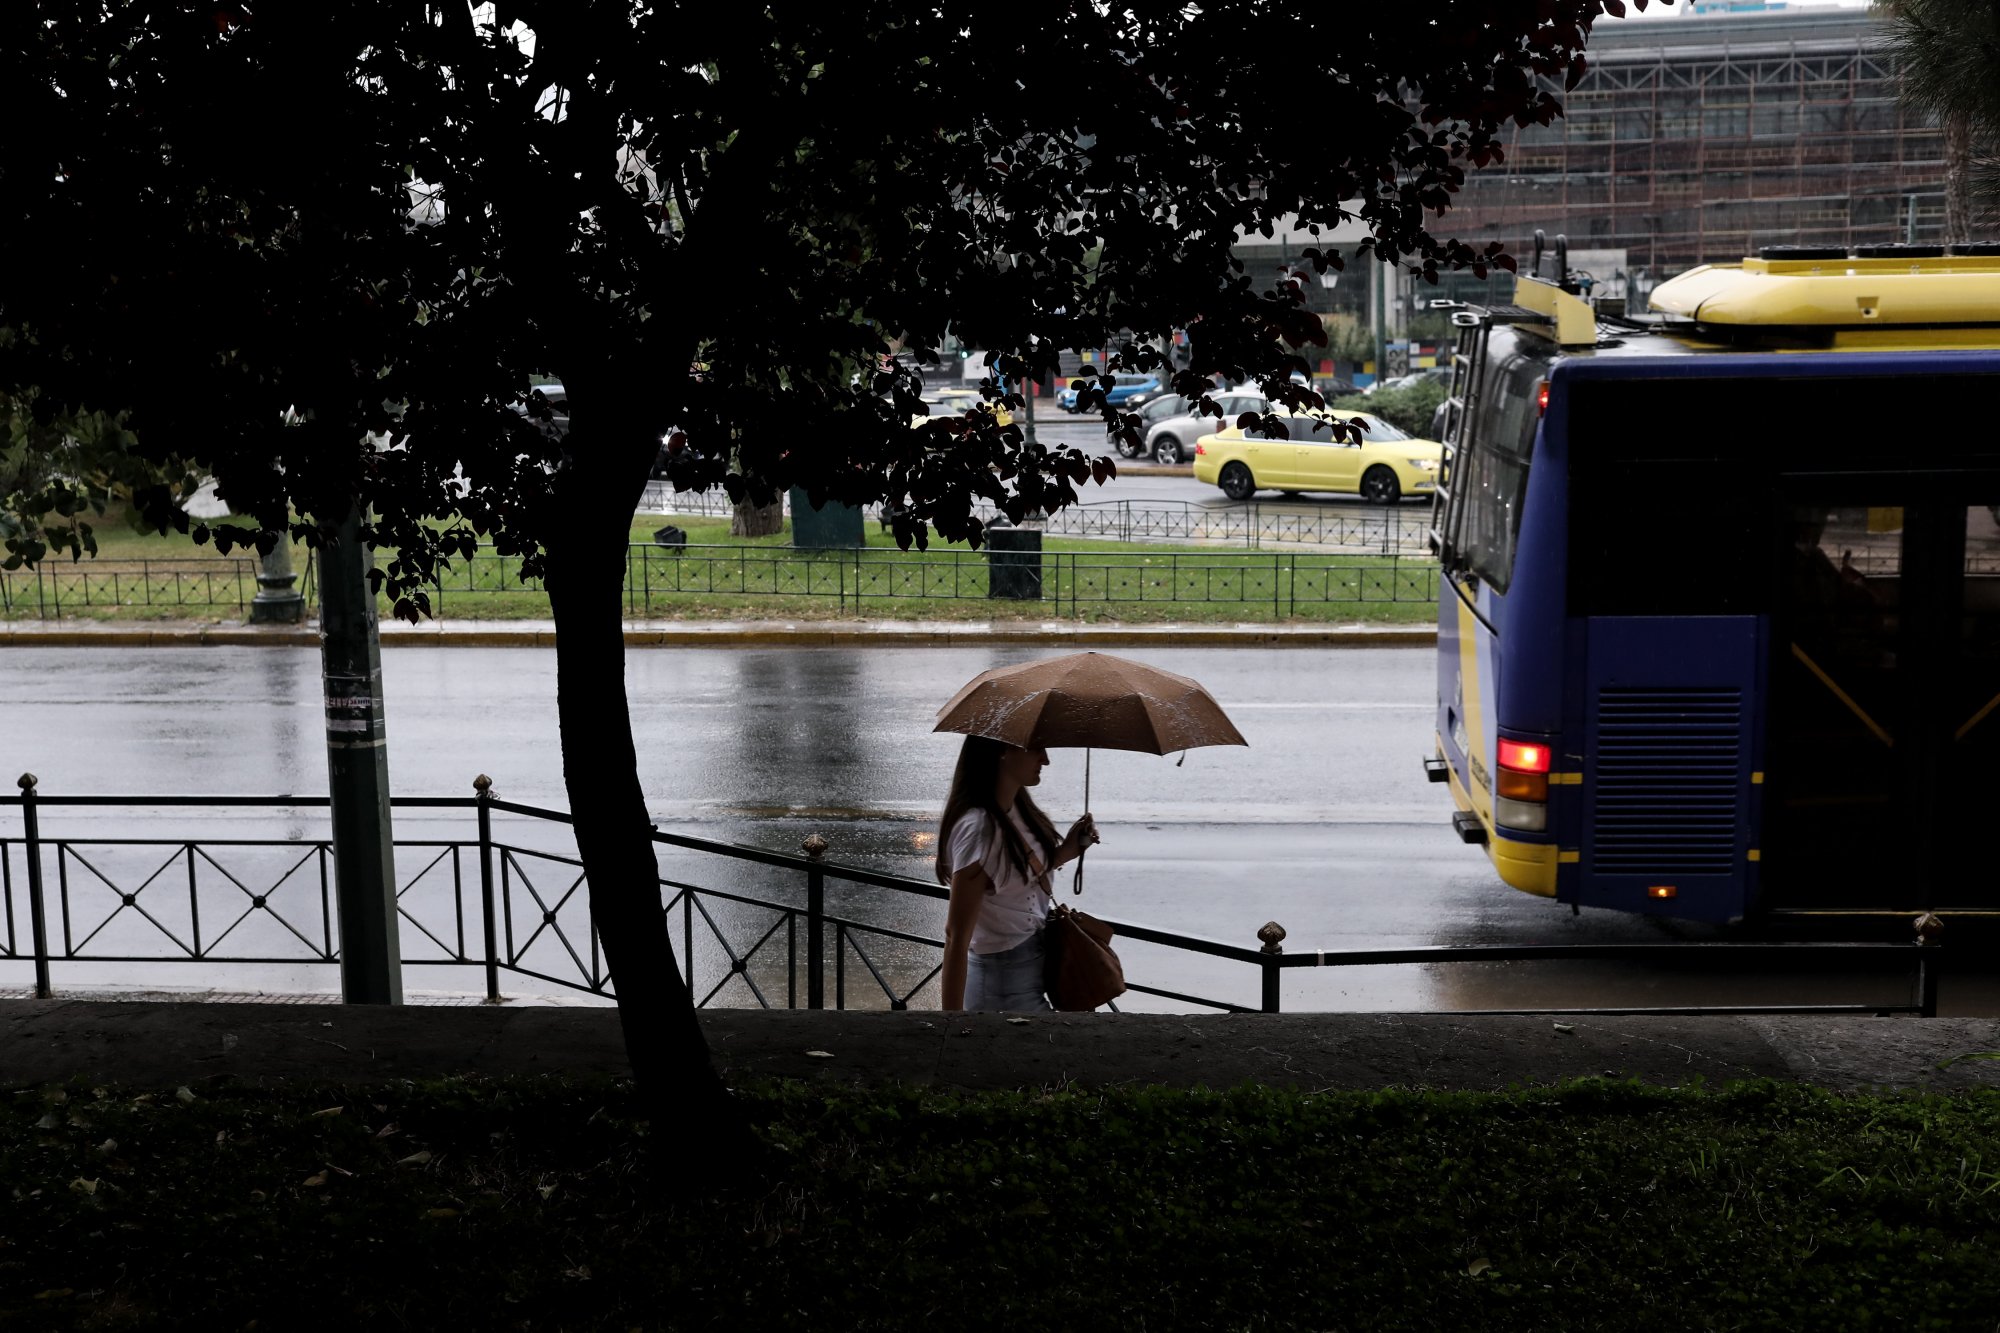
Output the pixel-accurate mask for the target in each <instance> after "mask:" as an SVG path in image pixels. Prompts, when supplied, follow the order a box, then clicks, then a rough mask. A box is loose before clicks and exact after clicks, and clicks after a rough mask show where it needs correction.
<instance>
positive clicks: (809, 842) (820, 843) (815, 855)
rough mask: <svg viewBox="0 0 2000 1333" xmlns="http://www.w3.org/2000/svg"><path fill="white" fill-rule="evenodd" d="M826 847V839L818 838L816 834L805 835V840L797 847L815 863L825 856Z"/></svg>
mask: <svg viewBox="0 0 2000 1333" xmlns="http://www.w3.org/2000/svg"><path fill="white" fill-rule="evenodd" d="M827 845H828V844H827V841H826V839H825V838H822V837H820V836H819V834H817V833H813V834H809V835H807V837H806V840H805V841H804V842H802V843H800V844H799V846H801V847H803V848H805V852H806V855H807V856H810V857H811V858H812V859H813V860H815V861H817V860H819V859H820V858H821V857H822V856H825V855H826V849H827Z"/></svg>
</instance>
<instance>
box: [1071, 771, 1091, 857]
mask: <svg viewBox="0 0 2000 1333" xmlns="http://www.w3.org/2000/svg"><path fill="white" fill-rule="evenodd" d="M1083 813H1085V814H1086V815H1087V814H1089V813H1090V747H1089V746H1088V745H1086V746H1084V747H1083ZM1089 850H1090V848H1088V847H1079V848H1077V849H1076V874H1075V875H1074V876H1072V877H1071V878H1070V882H1069V891H1070V892H1071V893H1072V894H1079V893H1082V892H1083V854H1084V853H1085V852H1087V851H1089Z"/></svg>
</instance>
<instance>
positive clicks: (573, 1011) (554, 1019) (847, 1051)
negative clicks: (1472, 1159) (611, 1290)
mask: <svg viewBox="0 0 2000 1333" xmlns="http://www.w3.org/2000/svg"><path fill="white" fill-rule="evenodd" d="M702 1022H703V1026H704V1027H705V1029H706V1030H707V1033H708V1039H709V1042H710V1044H711V1046H712V1048H713V1050H714V1053H715V1058H716V1060H717V1062H718V1063H719V1065H720V1066H721V1068H722V1069H723V1071H724V1074H725V1076H726V1077H727V1078H729V1079H731V1080H746V1079H754V1078H766V1077H775V1078H789V1079H799V1080H803V1081H806V1082H809V1083H819V1084H826V1085H854V1084H860V1085H877V1084H891V1083H899V1084H909V1085H918V1086H937V1087H951V1088H971V1089H1002V1088H1022V1087H1053V1086H1068V1085H1074V1086H1082V1087H1096V1086H1108V1085H1119V1084H1164V1085H1168V1086H1176V1087H1192V1086H1207V1087H1214V1088H1227V1087H1234V1086H1236V1085H1238V1084H1242V1083H1246V1082H1249V1083H1260V1084H1270V1085H1274V1086H1284V1087H1293V1088H1303V1089H1336V1088H1347V1089H1368V1088H1386V1087H1433V1088H1456V1089H1474V1090H1478V1089H1502V1088H1508V1087H1513V1086H1517V1085H1519V1086H1526V1085H1533V1084H1543V1083H1550V1082H1554V1081H1558V1080H1562V1079H1569V1078H1577V1077H1584V1076H1608V1077H1618V1078H1627V1077H1629V1078H1638V1079H1642V1080H1644V1081H1646V1082H1648V1083H1654V1084H1659V1085H1663V1086H1678V1085H1684V1084H1687V1083H1690V1082H1692V1081H1694V1080H1697V1079H1699V1080H1702V1081H1705V1082H1707V1083H1710V1084H1715V1083H1723V1082H1727V1081H1730V1080H1733V1079H1747V1078H1772V1079H1780V1080H1787V1081H1795V1082H1800V1083H1810V1084H1816V1085H1819V1086H1823V1087H1827V1088H1831V1089H1839V1090H1851V1089H1858V1088H1867V1087H1883V1088H1908V1089H1928V1090H1960V1089H1967V1088H1995V1087H2000V1060H1995V1059H1986V1058H1970V1059H1968V1058H1963V1057H1967V1056H1974V1057H1977V1056H1979V1055H1980V1054H1981V1053H1984V1052H1994V1051H2000V1019H1973V1018H1934V1019H1917V1018H1817V1017H1776V1016H1774V1017H1731V1018H1721V1017H1717V1018H1631V1017H1610V1016H1607V1017H1604V1018H1589V1017H1583V1016H1578V1017H1569V1018H1562V1019H1551V1018H1548V1017H1535V1016H1453V1015H1449V1014H1230V1015H1216V1016H1199V1015H1195V1016H1189V1015H1152V1014H1038V1015H1033V1016H1027V1017H1020V1018H1016V1017H1009V1016H1005V1015H999V1014H943V1013H937V1012H906V1013H840V1012H807V1011H775V1012H766V1011H761V1010H749V1011H746V1010H713V1011H707V1012H705V1013H704V1014H703V1015H702ZM626 1072H627V1067H626V1064H625V1058H624V1052H623V1048H622V1045H621V1042H620V1037H619V1030H618V1020H617V1015H616V1013H615V1012H614V1011H612V1010H610V1009H608V1008H587V1009H586V1008H517V1007H513V1006H506V1005H499V1006H490V1005H476V1006H466V1007H438V1006H416V1005H412V1006H406V1007H401V1008H367V1007H349V1006H344V1005H335V1004H317V1005H315V1004H282V1005H274V1004H240V1003H212V1004H197V1003H186V1002H166V1003H162V1002H155V1001H129V1000H128V1001H107V1000H74V999H71V1000H65V999H57V1000H39V1001H38V1000H0V1086H5V1087H25V1086H32V1085H36V1084H41V1083H48V1082H54V1081H62V1080H67V1079H72V1078H76V1079H83V1080H86V1081H89V1082H92V1083H119V1084H126V1085H135V1086H138V1085H144V1086H174V1085H179V1084H186V1083H190V1082H192V1081H194V1080H199V1079H206V1078H214V1077H218V1076H232V1077H235V1078H239V1079H244V1080H249V1081H264V1080H274V1079H303V1080H310V1081H316V1082H340V1083H349V1084H367V1083H374V1082H380V1081H383V1080H389V1079H400V1078H423V1077H433V1076H442V1075H450V1074H470V1075H502V1074H564V1075H571V1076H577V1077H616V1076H620V1075H622V1074H624V1073H626Z"/></svg>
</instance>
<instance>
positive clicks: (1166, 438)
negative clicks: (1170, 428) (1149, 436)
mask: <svg viewBox="0 0 2000 1333" xmlns="http://www.w3.org/2000/svg"><path fill="white" fill-rule="evenodd" d="M1153 461H1154V462H1155V463H1158V464H1160V465H1161V466H1162V467H1172V466H1174V465H1175V464H1176V463H1178V462H1180V461H1181V442H1180V441H1179V440H1177V439H1175V438H1174V437H1173V436H1171V435H1162V436H1161V437H1160V438H1159V439H1157V440H1155V441H1154V442H1153Z"/></svg>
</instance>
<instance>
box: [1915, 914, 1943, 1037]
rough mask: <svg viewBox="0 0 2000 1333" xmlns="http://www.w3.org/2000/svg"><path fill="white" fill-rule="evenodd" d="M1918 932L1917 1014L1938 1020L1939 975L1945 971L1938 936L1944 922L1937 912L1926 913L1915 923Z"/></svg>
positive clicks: (1940, 933)
mask: <svg viewBox="0 0 2000 1333" xmlns="http://www.w3.org/2000/svg"><path fill="white" fill-rule="evenodd" d="M1914 925H1915V928H1916V932H1917V1013H1918V1014H1920V1015H1921V1016H1922V1017H1924V1018H1936V1017H1937V1011H1938V974H1939V972H1941V971H1942V970H1943V968H1942V964H1943V962H1944V953H1943V950H1942V949H1940V948H1939V947H1938V936H1939V935H1942V934H1943V933H1944V921H1943V920H1942V919H1941V918H1940V917H1939V916H1938V915H1937V914H1936V913H1935V912H1925V913H1924V914H1923V915H1922V916H1920V917H1918V918H1917V919H1916V921H1915V923H1914Z"/></svg>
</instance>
